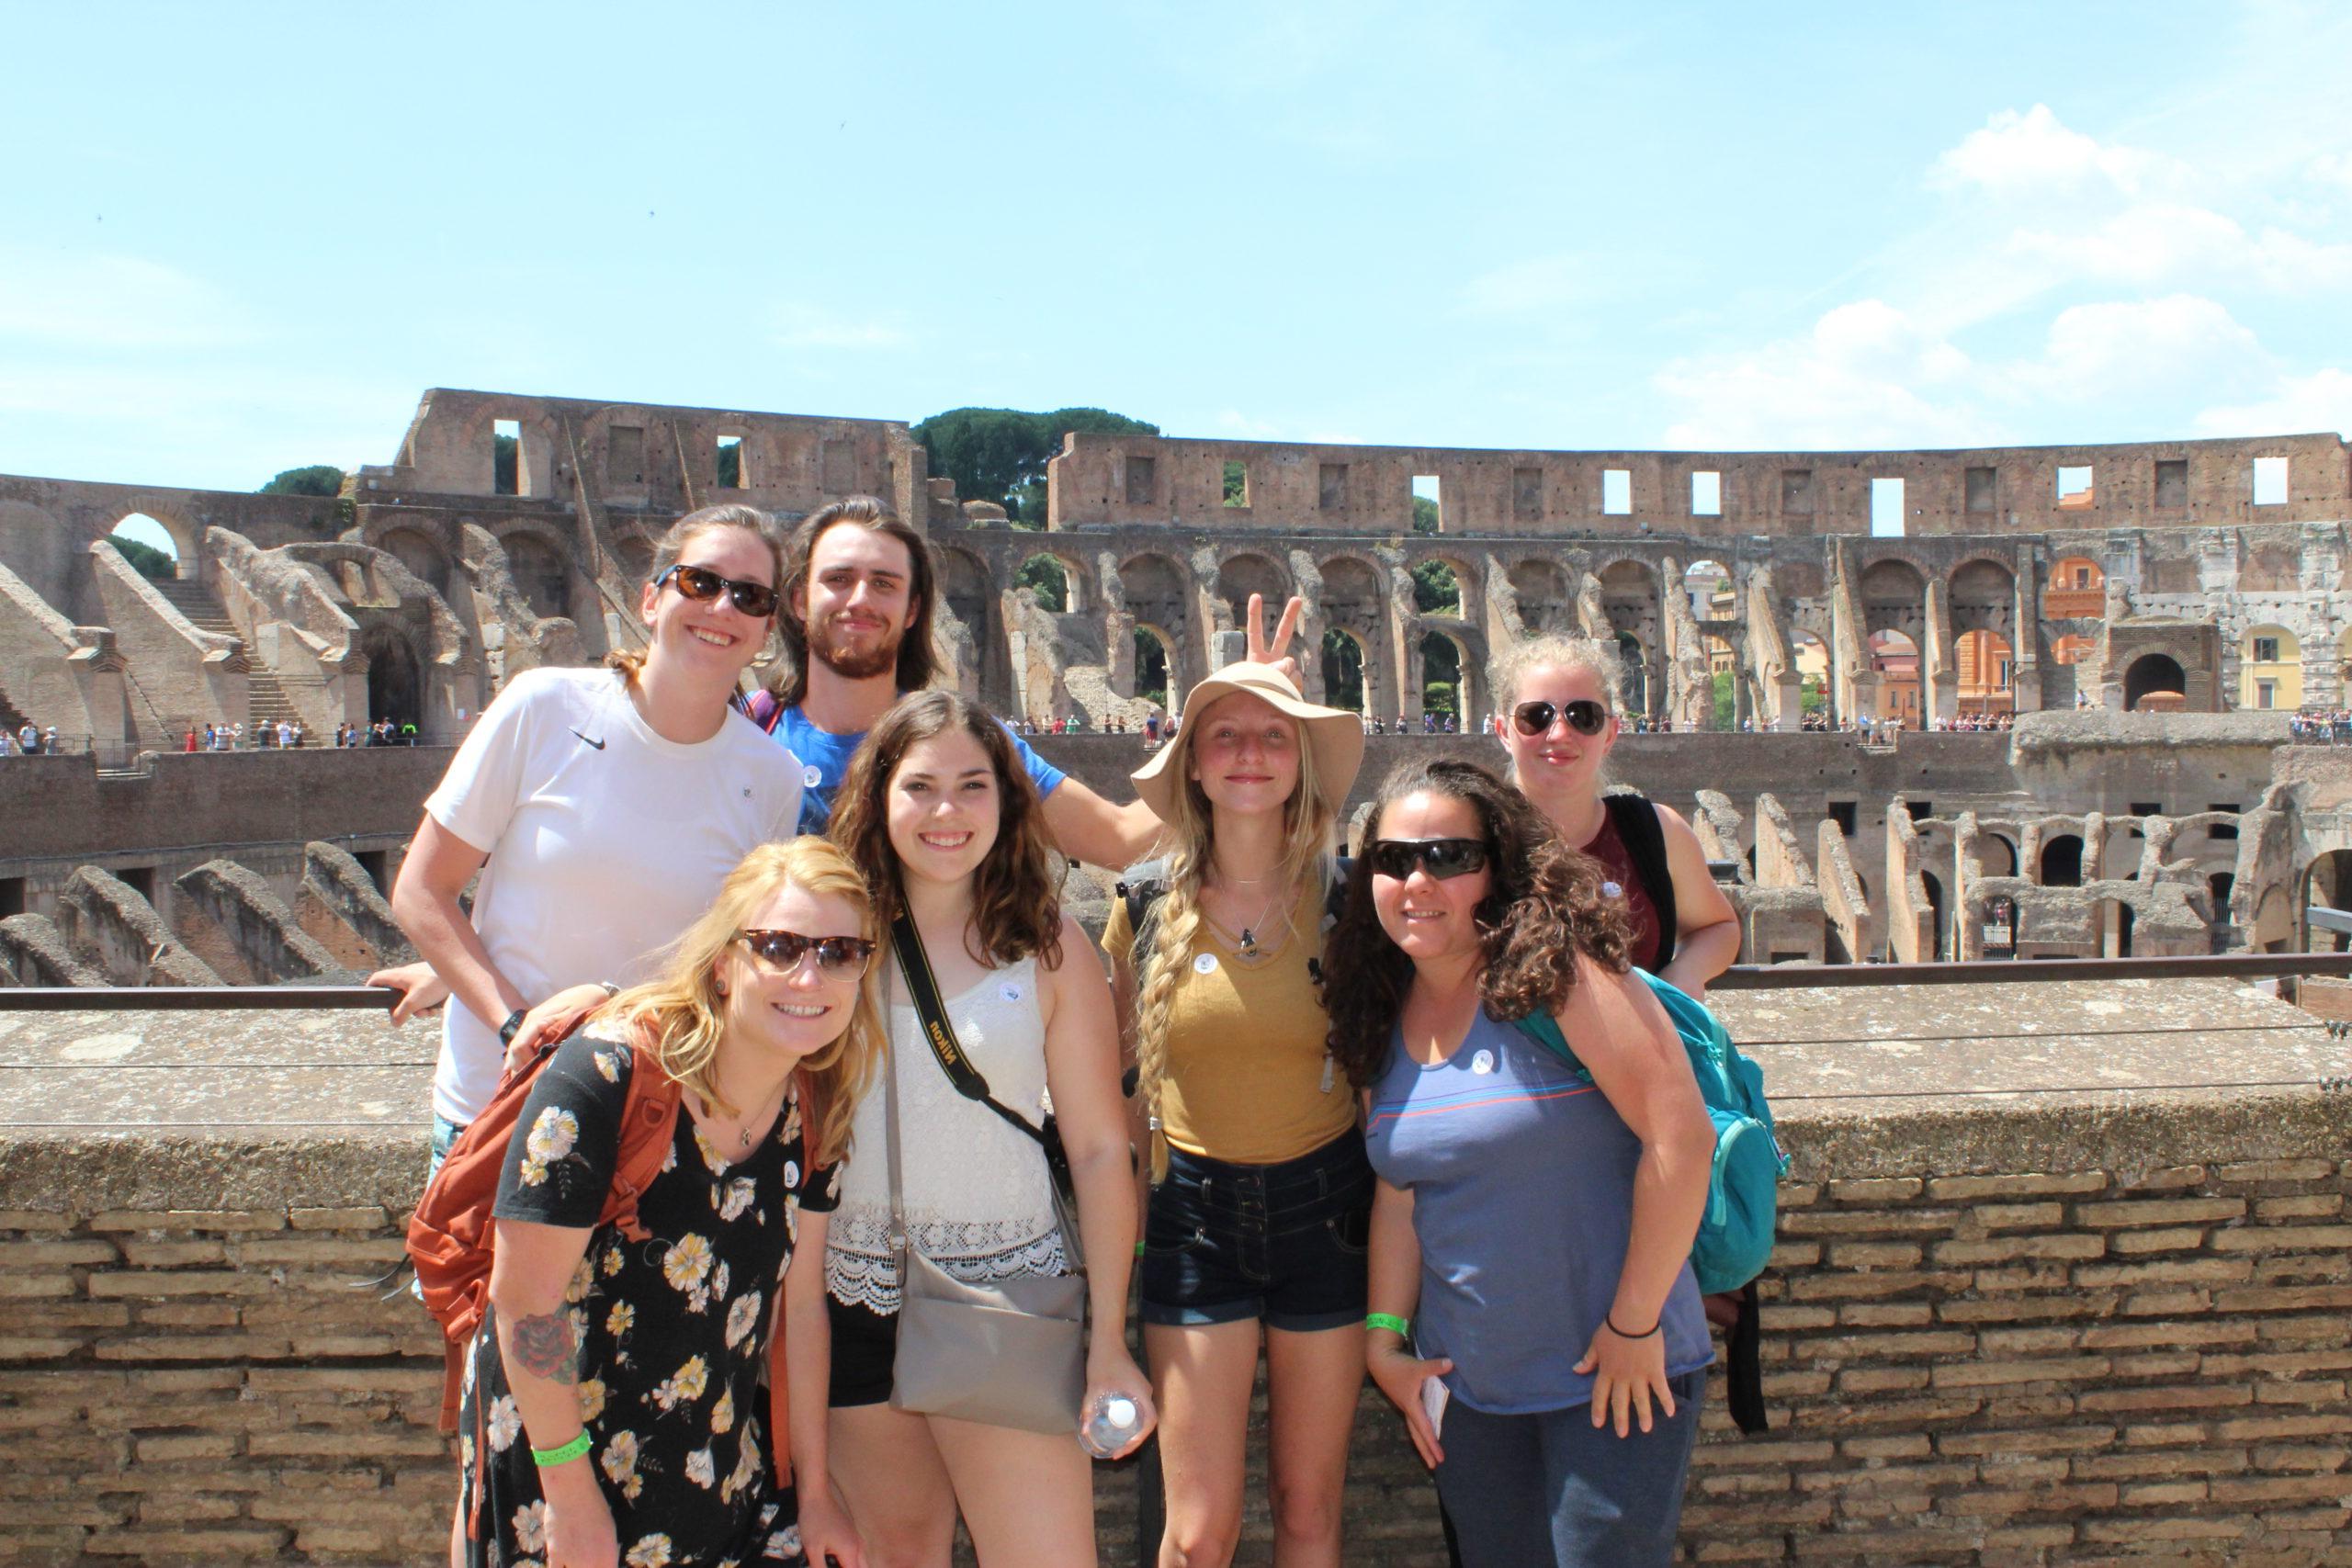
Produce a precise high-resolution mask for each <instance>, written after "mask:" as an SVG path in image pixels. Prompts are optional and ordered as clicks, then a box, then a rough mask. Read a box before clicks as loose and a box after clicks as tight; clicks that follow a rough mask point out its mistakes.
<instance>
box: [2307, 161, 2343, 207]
mask: <svg viewBox="0 0 2352 1568" xmlns="http://www.w3.org/2000/svg"><path fill="white" fill-rule="evenodd" d="M2308 172H2309V173H2310V175H2311V177H2312V179H2314V180H2317V181H2318V182H2319V183H2320V184H2321V185H2324V186H2331V187H2334V188H2335V190H2336V191H2337V192H2338V193H2339V194H2341V195H2344V196H2352V151H2346V152H2322V153H2320V154H2319V155H2318V156H2317V157H2315V158H2313V159H2312V162H2311V168H2310V170H2309V171H2308Z"/></svg>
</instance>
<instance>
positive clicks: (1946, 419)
mask: <svg viewBox="0 0 2352 1568" xmlns="http://www.w3.org/2000/svg"><path fill="white" fill-rule="evenodd" d="M1970 373H1971V367H1970V365H1969V361H1968V356H1967V355H1964V354H1962V352H1961V351H1960V350H1959V349H1958V348H1956V347H1954V346H1953V345H1952V344H1949V343H1946V342H1944V341H1943V340H1942V339H1940V338H1939V337H1937V336H1935V335H1934V334H1933V333H1928V332H1927V331H1926V330H1924V329H1923V328H1922V327H1920V325H1919V324H1918V323H1917V321H1913V320H1912V319H1911V318H1910V317H1909V316H1907V315H1905V313H1904V312H1903V311H1901V310H1896V309H1895V308H1894V306H1892V305H1889V304H1887V303H1885V302H1884V301H1883V300H1878V299H1864V300H1858V301H1856V302H1855V303H1853V304H1850V305H1841V306H1839V307H1838V308H1837V309H1836V310H1830V311H1828V312H1827V313H1826V314H1825V315H1823V316H1822V318H1821V319H1820V320H1819V321H1816V322H1815V323H1814V327H1813V330H1812V332H1811V333H1807V334H1806V335H1805V336H1804V337H1801V338H1790V339H1784V340H1782V341H1781V342H1779V343H1774V344H1767V345H1765V346H1764V347H1762V348H1760V349H1758V350H1756V351H1754V352H1751V353H1746V354H1727V355H1705V356H1701V357H1695V358H1689V359H1681V360H1676V361H1674V362H1672V363H1670V364H1668V366H1666V367H1664V368H1663V369H1661V370H1659V371H1658V373H1657V375H1656V376H1655V377H1653V378H1652V383H1653V385H1655V386H1656V387H1657V389H1658V390H1659V391H1660V392H1662V393H1664V394H1665V395H1666V396H1667V397H1668V398H1669V399H1671V400H1676V401H1678V402H1679V403H1681V404H1682V405H1683V406H1684V409H1685V412H1684V414H1683V416H1682V417H1681V418H1680V419H1679V420H1677V421H1675V422H1674V423H1672V424H1670V425H1669V426H1668V430H1667V433H1666V440H1667V442H1668V444H1669V445H1671V446H1688V447H1727V448H1738V447H1750V448H1776V447H1796V446H1829V447H1858V446H1973V445H1978V444H1983V443H1986V442H1990V441H1994V440H1996V439H1997V438H1998V432H1997V431H1996V429H1995V428H1994V427H1993V426H1992V425H1991V423H1989V422H1988V421H1987V419H1986V418H1985V416H1984V415H1983V414H1982V413H1981V412H1978V411H1977V410H1976V409H1974V408H1973V406H1971V400H1970V399H1969V397H1968V396H1967V389H1966V387H1965V385H1964V383H1965V382H1966V380H1967V379H1968V378H1969V376H1970Z"/></svg>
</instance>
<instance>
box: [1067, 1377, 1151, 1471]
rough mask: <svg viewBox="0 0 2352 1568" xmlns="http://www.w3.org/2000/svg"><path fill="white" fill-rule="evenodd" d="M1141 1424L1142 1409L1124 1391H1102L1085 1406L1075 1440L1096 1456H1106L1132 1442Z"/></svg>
mask: <svg viewBox="0 0 2352 1568" xmlns="http://www.w3.org/2000/svg"><path fill="white" fill-rule="evenodd" d="M1142 1427H1143V1412H1142V1410H1141V1409H1139V1408H1137V1406H1136V1402H1135V1401H1134V1400H1132V1399H1129V1398H1128V1397H1127V1396H1126V1395H1125V1394H1124V1393H1105V1394H1102V1395H1100V1396H1098V1397H1097V1398H1096V1399H1095V1400H1094V1402H1093V1403H1092V1404H1089V1405H1088V1406H1087V1407H1086V1419H1085V1420H1083V1421H1081V1422H1080V1423H1079V1426H1078V1440H1079V1441H1080V1443H1082V1444H1084V1445H1085V1448H1086V1451H1087V1452H1088V1453H1091V1454H1092V1455H1093V1456H1094V1457H1095V1458H1096V1459H1109V1458H1110V1457H1111V1456H1112V1455H1113V1454H1115V1453H1117V1452H1118V1451H1119V1450H1121V1449H1124V1448H1125V1447H1126V1446H1127V1444H1128V1443H1130V1442H1132V1441H1134V1440H1135V1435H1136V1432H1138V1431H1140V1430H1141V1429H1142Z"/></svg>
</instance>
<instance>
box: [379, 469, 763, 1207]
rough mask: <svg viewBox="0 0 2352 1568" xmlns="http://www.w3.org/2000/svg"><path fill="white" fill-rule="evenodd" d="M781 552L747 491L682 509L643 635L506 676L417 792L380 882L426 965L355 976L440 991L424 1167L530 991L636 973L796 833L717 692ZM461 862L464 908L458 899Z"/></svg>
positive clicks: (752, 626) (427, 998)
mask: <svg viewBox="0 0 2352 1568" xmlns="http://www.w3.org/2000/svg"><path fill="white" fill-rule="evenodd" d="M783 567H784V546H783V536H782V534H781V533H780V532H779V530H778V529H777V528H776V525H775V521H774V520H773V519H772V518H770V517H769V516H768V515H767V513H763V512H761V511H759V510H757V509H756V508H753V507H749V506H736V505H729V506H710V507H705V508H703V509H702V510H701V511H699V512H693V513H687V514H686V515H685V516H684V517H682V518H680V519H679V520H678V521H677V522H676V523H675V524H673V525H672V526H671V528H670V531H669V532H668V533H667V534H665V535H664V536H662V542H661V544H660V546H659V547H657V548H656V550H655V552H654V558H653V575H652V577H651V578H650V580H649V581H647V582H646V584H645V586H644V590H643V592H642V594H641V595H640V598H639V614H640V615H642V616H643V617H644V620H645V624H646V626H648V627H649V628H650V637H649V639H648V641H647V644H646V648H645V650H644V652H643V653H641V654H639V653H616V654H613V655H611V656H610V657H609V658H608V659H607V660H606V663H607V664H608V665H609V666H610V668H605V669H594V668H592V669H539V670H533V671H526V673H524V674H521V675H518V676H516V677H515V679H514V680H513V681H511V682H508V683H507V686H506V689H505V690H504V691H503V692H501V693H500V694H498V696H497V697H496V698H495V699H494V700H493V701H492V703H491V705H490V706H489V707H488V708H487V709H485V710H484V711H483V713H482V716H481V719H480V721H479V722H477V723H476V724H475V726H474V728H473V732H472V733H471V734H469V736H467V738H466V741H465V744H464V745H463V746H461V747H459V748H458V755H457V759H456V760H455V761H452V762H451V763H450V764H449V771H448V773H446V774H444V775H443V777H442V780H441V783H440V785H439V787H437V788H436V789H435V790H434V792H433V794H432V795H429V796H428V797H426V799H425V802H424V822H423V823H422V824H421V825H419V827H418V828H417V830H416V838H415V839H414V840H413V841H412V842H411V843H410V845H409V851H408V857H407V859H406V860H405V861H404V862H403V863H402V864H401V874H400V879H399V881H398V882H396V883H395V884H394V886H393V887H392V900H391V902H392V913H393V914H394V915H395V916H396V917H397V918H398V919H399V920H400V923H401V930H402V931H406V932H407V933H408V936H409V940H410V941H412V942H414V943H415V944H416V951H417V953H418V954H419V955H420V956H421V957H422V958H423V959H424V964H413V965H409V966H407V967H405V968H402V969H398V970H387V971H385V972H383V973H382V974H380V975H377V976H370V977H369V978H370V983H371V984H379V985H389V986H393V987H398V988H399V989H401V991H402V992H403V995H402V997H401V1001H400V1004H399V1005H398V1006H397V1007H396V1008H395V1009H394V1010H393V1021H394V1022H395V1023H398V1022H400V1021H403V1020H404V1019H406V1018H408V1017H410V1016H413V1014H414V1013H416V1012H417V1011H419V1010H422V1009H424V1008H428V1007H431V1006H433V1005H434V1004H435V1003H436V1002H437V1001H439V1000H440V999H441V998H442V997H443V996H448V997H451V998H454V1003H455V1005H453V1006H451V1007H450V1008H449V1009H448V1011H447V1019H446V1020H445V1021H444V1024H443V1029H442V1042H441V1060H440V1065H439V1067H438V1069H437V1070H436V1072H435V1075H434V1083H433V1123H434V1125H433V1143H434V1155H435V1164H436V1165H437V1163H438V1160H439V1156H441V1155H442V1154H444V1153H446V1152H447V1148H448V1145H449V1142H450V1140H451V1139H453V1138H455V1137H456V1136H457V1134H458V1131H459V1130H460V1129H462V1128H463V1127H464V1126H465V1124H466V1123H467V1122H470V1121H471V1120H473V1118H474V1117H475V1116H477V1115H479V1114H481V1110H482V1108H483V1107H484V1106H485V1105H486V1104H488V1103H489V1100H490V1096H491V1093H492V1090H493V1089H496V1087H497V1085H498V1078H499V1072H500V1068H501V1063H502V1060H503V1054H504V1051H503V1048H504V1047H505V1046H506V1045H508V1044H511V1043H514V1041H515V1035H516V1033H517V1032H518V1031H519V1030H521V1029H522V1027H523V1023H524V1019H525V1015H526V1013H528V1012H529V1011H530V1010H531V1009H532V1008H534V1007H536V1006H537V1005H538V1004H539V1003H542V1002H545V1001H547V1000H548V999H549V998H552V997H554V996H555V995H556V994H557V993H559V992H560V991H563V990H565V989H567V988H569V987H578V986H582V985H592V986H593V985H595V984H597V983H600V982H603V983H616V984H620V985H628V984H632V983H634V982H637V981H640V980H645V979H648V978H650V976H651V975H652V974H653V968H654V966H653V963H652V960H653V957H654V955H655V953H657V952H658V951H659V950H660V949H661V948H662V946H664V945H665V944H666V943H668V942H671V941H672V940H673V939H674V938H675V937H676V936H677V935H678V933H679V932H680V931H684V930H685V929H686V927H687V925H688V924H690V923H691V922H692V921H693V920H694V919H695V916H697V915H699V914H700V913H701V912H702V911H703V910H704V909H706V908H709V906H710V902H711V900H712V898H713V897H716V896H717V894H718V888H719V885H720V884H721V883H722V882H723V881H725V879H726V876H727V874H728V873H729V871H731V870H732V869H733V868H734V867H735V865H736V863H738V862H739V861H741V859H742V858H743V856H744V855H745V854H746V853H748V852H750V851H752V849H754V848H755V847H757V846H758V845H760V844H762V843H764V842H767V841H769V840H775V839H788V838H791V837H792V836H793V833H794V829H795V826H796V824H797V821H798V819H799V814H800V777H801V766H800V763H799V761H797V759H796V758H794V757H793V756H792V754H791V753H790V752H788V751H786V750H784V749H783V748H781V747H779V746H777V745H776V743H775V741H774V740H772V739H769V738H768V737H767V736H765V735H763V734H762V733H760V731H759V729H758V728H757V727H756V726H754V725H753V724H752V722H751V721H750V720H749V719H747V718H745V717H743V716H741V714H740V713H737V712H735V711H733V710H732V709H730V708H729V698H731V697H732V696H733V695H734V694H735V691H736V687H737V682H738V681H739V680H740V678H741V675H742V672H743V671H744V669H745V667H746V666H748V665H750V664H751V663H752V662H753V661H754V660H757V659H760V658H761V657H762V656H763V650H765V649H767V648H768V647H769V645H770V639H771V638H772V637H773V636H774V633H775V604H776V594H775V585H776V582H777V581H778V580H779V579H780V577H781V576H782V574H783ZM485 862H486V863H487V864H485ZM477 872H480V873H481V882H480V884H479V885H478V886H476V888H475V890H474V897H473V909H472V914H471V917H470V918H469V916H468V914H467V912H466V910H465V908H462V907H461V906H460V905H459V904H458V895H459V894H460V893H462V892H463V891H464V890H465V887H466V885H467V884H468V883H469V882H470V881H472V880H473V878H474V874H475V873H477ZM428 966H429V968H428Z"/></svg>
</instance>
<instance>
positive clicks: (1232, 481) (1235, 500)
mask: <svg viewBox="0 0 2352 1568" xmlns="http://www.w3.org/2000/svg"><path fill="white" fill-rule="evenodd" d="M1225 503H1226V504H1227V506H1247V505H1249V504H1250V469H1249V467H1248V466H1247V465H1246V464H1242V463H1227V464H1226V466H1225Z"/></svg>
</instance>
